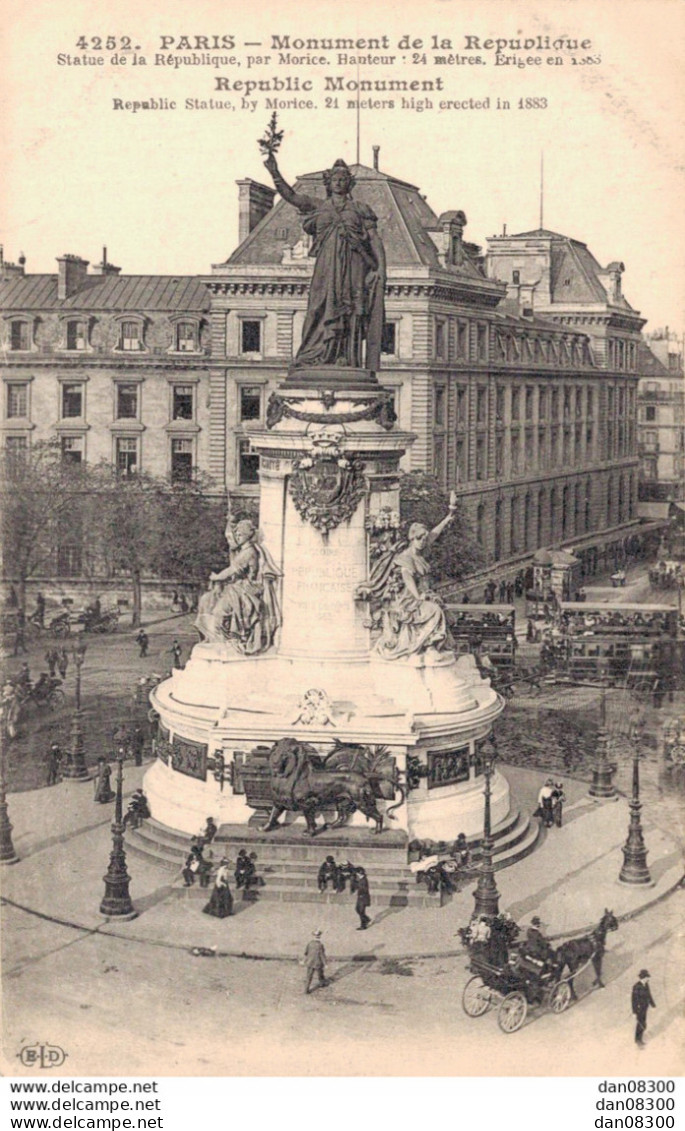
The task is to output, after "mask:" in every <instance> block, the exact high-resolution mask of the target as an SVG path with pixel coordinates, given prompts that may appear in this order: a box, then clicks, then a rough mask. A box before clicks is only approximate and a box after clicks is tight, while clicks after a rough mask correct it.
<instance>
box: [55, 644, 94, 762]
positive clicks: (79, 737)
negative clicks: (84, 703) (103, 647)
mask: <svg viewBox="0 0 685 1131" xmlns="http://www.w3.org/2000/svg"><path fill="white" fill-rule="evenodd" d="M87 649H88V645H87V644H86V643H85V641H83V640H79V641H78V643H76V644H74V647H73V648H72V652H71V655H72V659H73V661H74V664H75V666H76V710H75V711H74V714H73V716H72V719H71V759H70V761H69V765H68V766H65V767H64V770H63V771H62V776H63V777H65V778H71V779H72V780H73V781H88V778H89V775H88V770H87V769H86V759H85V754H84V750H83V729H82V726H81V723H82V715H81V668H82V667H83V663H84V660H85V658H86V651H87Z"/></svg>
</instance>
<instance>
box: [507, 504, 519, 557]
mask: <svg viewBox="0 0 685 1131" xmlns="http://www.w3.org/2000/svg"><path fill="white" fill-rule="evenodd" d="M518 509H519V501H518V499H517V497H516V496H514V498H513V499H512V500H511V510H510V512H509V553H510V554H516V553H517V552H518V548H519V547H518V537H517V527H518Z"/></svg>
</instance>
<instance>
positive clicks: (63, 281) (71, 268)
mask: <svg viewBox="0 0 685 1131" xmlns="http://www.w3.org/2000/svg"><path fill="white" fill-rule="evenodd" d="M57 262H58V263H59V277H58V279H57V298H58V299H64V298H69V297H70V295H73V294H76V291H79V290H80V289H81V287H82V286H83V284H84V283H85V281H86V279H87V277H88V260H87V259H81V256H80V255H58V257H57Z"/></svg>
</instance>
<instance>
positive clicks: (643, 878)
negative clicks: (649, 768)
mask: <svg viewBox="0 0 685 1131" xmlns="http://www.w3.org/2000/svg"><path fill="white" fill-rule="evenodd" d="M644 725H645V720H644V719H643V718H640V719H638V720H635V721H634V722H633V723H631V726H630V731H629V736H630V739H631V740H632V742H633V796H632V798H631V801H630V823H629V825H628V837H627V840H626V842H625V844H624V845H623V848H622V849H621V851H622V853H623V865H622V867H621V871H620V872H619V874H618V878H619V880H620V882H621V883H624V884H649V883H651V882H652V877H651V875H650V871H649V868H648V866H647V849H646V847H645V841H644V836H643V834H642V822H641V821H640V813H641V811H642V805H641V804H640V757H641V755H640V745H639V744H640V737H641V731H642V728H643V727H644Z"/></svg>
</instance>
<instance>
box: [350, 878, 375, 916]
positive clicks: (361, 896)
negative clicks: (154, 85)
mask: <svg viewBox="0 0 685 1131" xmlns="http://www.w3.org/2000/svg"><path fill="white" fill-rule="evenodd" d="M352 883H353V890H354V891H356V893H357V902H356V903H355V905H354V909H355V911H356V912H357V915H358V916H359V926H358V927H357V930H358V931H365V930H366V928H367V927H368V925H369V923H370V922H371V920H370V919H369V916H368V915H367V914H366V909H367V907H369V906H370V905H371V893H370V891H369V880H368V877H367V875H366V871H365V869H364V868H357V871H356V873H355V876H354V879H353V881H352Z"/></svg>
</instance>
